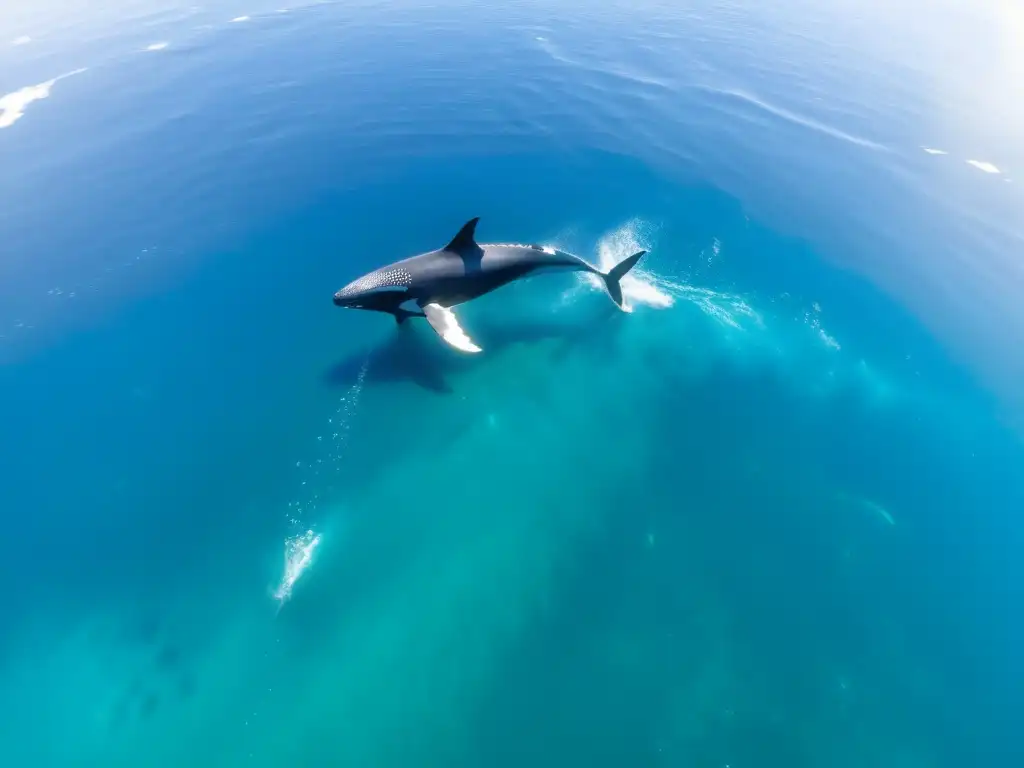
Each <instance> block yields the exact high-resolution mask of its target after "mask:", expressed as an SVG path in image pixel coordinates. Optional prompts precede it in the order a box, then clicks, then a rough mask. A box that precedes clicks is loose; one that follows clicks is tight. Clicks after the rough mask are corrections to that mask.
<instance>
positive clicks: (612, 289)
mask: <svg viewBox="0 0 1024 768" xmlns="http://www.w3.org/2000/svg"><path fill="white" fill-rule="evenodd" d="M645 253H647V251H638V252H637V253H634V254H633V255H632V256H630V257H629V258H627V259H623V260H622V261H620V262H619V263H618V264H616V265H615V266H614V267H612V268H611V269H609V270H608V272H607V273H606V274H602V275H601V277H602V278H604V287H605V288H606V289H607V290H608V295H609V296H611V297H612V301H614V302H615V305H616V306H617V307H618V308H619V309H621V310H622V311H623V312H629V311H630V309H629V306H627V305H626V304H625V303H624V301H623V299H622V286H621V285H620V284H619V281H620V280H622V278H623V277H625V275H626V273H627V272H629V270H631V269H632V268H633V267H635V266H636V263H637V262H638V261H640V259H641V258H642V257H643V255H644V254H645Z"/></svg>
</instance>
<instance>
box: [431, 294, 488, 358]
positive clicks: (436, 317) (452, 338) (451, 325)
mask: <svg viewBox="0 0 1024 768" xmlns="http://www.w3.org/2000/svg"><path fill="white" fill-rule="evenodd" d="M423 314H425V315H426V316H427V322H428V323H430V327H431V328H433V329H434V331H436V332H437V335H438V336H440V337H441V338H442V339H444V341H445V342H446V343H447V344H450V345H451V346H453V347H455V348H456V349H458V350H460V351H462V352H480V351H481V350H480V347H478V346H477V345H476V344H474V343H473V340H472V339H471V338H469V336H467V335H466V332H465V331H464V330H462V326H460V325H459V319H458V318H457V317H455V313H454V312H452V311H451V310H450V309H448V308H446V307H442V306H441V305H440V304H424V305H423Z"/></svg>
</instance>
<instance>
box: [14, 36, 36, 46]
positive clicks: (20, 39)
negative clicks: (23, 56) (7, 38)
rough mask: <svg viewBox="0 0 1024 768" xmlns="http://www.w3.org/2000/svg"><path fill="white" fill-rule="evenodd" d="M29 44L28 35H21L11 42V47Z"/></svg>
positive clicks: (30, 40)
mask: <svg viewBox="0 0 1024 768" xmlns="http://www.w3.org/2000/svg"><path fill="white" fill-rule="evenodd" d="M31 42H32V38H31V37H29V36H28V35H22V36H21V37H16V38H14V39H13V40H12V41H11V45H28V44H29V43H31Z"/></svg>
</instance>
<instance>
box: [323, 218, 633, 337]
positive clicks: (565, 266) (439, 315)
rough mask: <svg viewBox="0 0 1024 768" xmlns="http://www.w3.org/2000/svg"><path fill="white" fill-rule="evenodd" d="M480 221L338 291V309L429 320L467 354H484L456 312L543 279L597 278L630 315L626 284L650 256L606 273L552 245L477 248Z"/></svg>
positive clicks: (399, 319) (625, 262) (402, 319)
mask: <svg viewBox="0 0 1024 768" xmlns="http://www.w3.org/2000/svg"><path fill="white" fill-rule="evenodd" d="M479 221H480V217H479V216H478V217H476V218H473V219H470V220H469V221H467V222H466V223H465V224H464V225H463V226H462V229H460V230H459V231H458V233H457V234H456V235H455V237H453V238H452V239H451V241H450V242H449V243H448V244H447V245H446V246H444V248H439V249H437V250H434V251H428V252H426V253H420V254H417V255H415V256H409V257H408V258H405V259H402V260H401V261H396V262H394V263H392V264H388V265H386V266H383V267H379V268H378V269H375V270H373V271H372V272H367V273H366V274H365V275H363V276H361V277H358V278H356V279H355V280H353V281H352V282H350V283H349V284H348V285H346V286H345V287H344V288H342V289H341V290H339V291H337V292H335V294H334V304H335V305H336V306H339V307H345V308H347V309H361V310H368V311H372V312H384V313H387V314H390V315H392V316H393V317H394V318H395V320H396V321H397V322H398V323H399V324H402V323H404V322H405V321H406V320H408V319H409V318H413V317H422V318H426V320H427V322H428V323H429V324H430V327H431V328H433V330H434V332H435V333H436V334H437V335H438V337H440V338H441V340H442V341H444V342H445V343H446V344H448V345H449V346H451V347H453V348H454V349H457V350H459V351H460V352H466V353H477V352H481V351H482V349H481V347H480V346H479V345H478V344H477V343H476V342H474V341H473V340H472V339H471V338H470V337H469V335H468V334H467V333H466V331H465V330H464V329H463V328H462V326H461V324H460V323H459V320H458V317H457V316H456V315H455V312H454V310H453V307H456V306H458V305H460V304H463V303H465V302H467V301H471V300H472V299H475V298H477V297H479V296H483V295H484V294H486V293H490V292H491V291H494V290H497V289H498V288H501V287H502V286H504V285H508V284H509V283H511V282H514V281H516V280H522V279H525V278H528V277H532V276H534V275H537V274H541V273H545V272H587V273H590V274H593V275H597V276H598V277H599V278H600V279H601V281H602V283H603V284H604V287H605V290H606V291H607V292H608V296H609V297H610V298H611V300H612V301H613V302H615V305H616V306H617V307H618V308H619V309H621V310H623V311H624V312H629V311H630V307H629V305H628V304H627V303H626V301H625V300H624V298H623V296H622V286H621V285H620V281H621V280H622V278H623V276H624V275H625V274H626V273H627V272H629V270H631V269H632V268H633V267H634V266H636V264H637V262H638V261H640V259H641V258H642V257H643V256H644V254H645V253H647V252H646V251H638V252H637V253H634V254H633V255H632V256H629V257H627V258H625V259H623V260H622V261H621V262H619V263H618V264H616V265H615V266H614V267H612V268H611V269H610V270H608V271H607V272H602V271H601V270H600V269H598V268H597V267H595V266H594V265H592V264H590V263H589V262H587V261H586V260H585V259H582V258H580V257H579V256H576V255H574V254H571V253H567V252H565V251H561V250H558V249H557V248H553V247H551V246H547V245H518V244H506V243H497V244H490V243H488V244H481V243H477V241H476V226H477V223H478V222H479Z"/></svg>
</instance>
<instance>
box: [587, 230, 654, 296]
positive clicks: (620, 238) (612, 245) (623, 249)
mask: <svg viewBox="0 0 1024 768" xmlns="http://www.w3.org/2000/svg"><path fill="white" fill-rule="evenodd" d="M641 228H642V223H641V222H640V221H639V220H638V219H634V220H632V221H629V222H627V223H626V224H623V225H622V226H621V227H619V228H618V229H616V230H614V231H612V232H610V233H609V234H607V235H605V236H604V237H602V238H601V241H600V242H599V243H598V246H597V266H598V268H599V269H600V270H601V271H602V272H608V271H609V270H610V269H611V268H612V267H614V266H615V265H616V264H618V263H619V262H621V261H622V260H624V259H626V258H628V257H630V256H632V255H633V254H634V253H636V252H637V251H647V250H650V244H649V243H648V242H647V238H646V237H645V236H644V234H643V233H642V232H641ZM642 263H643V262H642V261H641V264H642ZM587 278H588V281H589V282H590V283H591V284H592V285H594V286H596V287H598V288H601V289H603V288H604V286H603V284H602V282H601V279H600V278H599V277H598V276H597V275H587ZM659 282H660V281H659V278H657V277H656V276H655V275H654V274H652V273H651V272H648V271H647V270H646V269H644V268H643V267H642V266H640V265H639V264H638V265H637V266H636V267H634V268H633V269H631V270H630V271H629V272H627V273H626V275H625V276H624V277H623V278H622V280H621V281H620V283H619V285H620V286H621V287H622V298H623V299H625V302H624V303H625V305H626V307H627V308H630V307H632V306H635V305H637V304H642V305H644V306H648V307H654V308H655V309H666V308H667V307H671V306H672V304H673V303H674V299H673V297H672V294H671V293H669V292H667V291H666V290H664V286H662V285H659Z"/></svg>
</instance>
